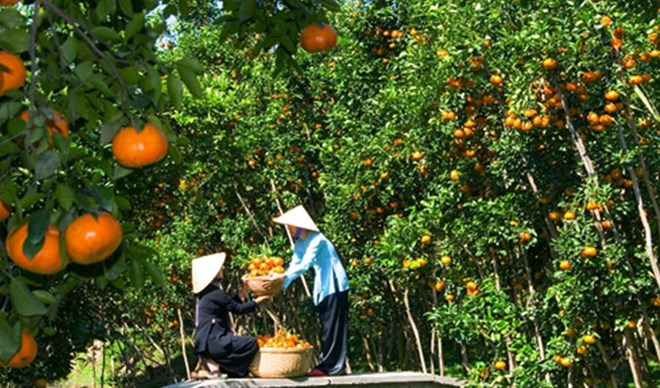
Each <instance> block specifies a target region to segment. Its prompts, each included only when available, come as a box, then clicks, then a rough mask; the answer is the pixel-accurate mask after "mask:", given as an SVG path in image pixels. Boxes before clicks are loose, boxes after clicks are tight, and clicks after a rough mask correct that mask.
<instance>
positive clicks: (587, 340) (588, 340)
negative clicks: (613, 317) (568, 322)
mask: <svg viewBox="0 0 660 388" xmlns="http://www.w3.org/2000/svg"><path fill="white" fill-rule="evenodd" d="M582 342H584V343H585V344H588V345H593V344H595V343H596V337H594V336H593V335H591V334H585V335H583V336H582Z"/></svg>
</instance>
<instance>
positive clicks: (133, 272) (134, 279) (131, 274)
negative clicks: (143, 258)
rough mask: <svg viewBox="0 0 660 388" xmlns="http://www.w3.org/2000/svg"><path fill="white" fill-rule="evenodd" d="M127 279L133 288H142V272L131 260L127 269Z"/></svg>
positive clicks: (134, 261) (139, 266)
mask: <svg viewBox="0 0 660 388" xmlns="http://www.w3.org/2000/svg"><path fill="white" fill-rule="evenodd" d="M128 278H129V280H130V281H131V284H132V285H133V287H135V288H142V287H144V271H143V269H142V266H141V265H140V263H139V262H138V261H137V260H131V263H130V264H129V267H128Z"/></svg>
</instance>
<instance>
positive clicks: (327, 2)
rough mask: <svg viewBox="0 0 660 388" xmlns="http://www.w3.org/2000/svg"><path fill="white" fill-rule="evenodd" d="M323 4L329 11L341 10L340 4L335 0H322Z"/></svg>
mask: <svg viewBox="0 0 660 388" xmlns="http://www.w3.org/2000/svg"><path fill="white" fill-rule="evenodd" d="M320 2H321V5H323V6H324V7H325V8H326V9H327V10H328V11H332V12H339V11H341V7H340V6H339V3H337V2H336V1H335V0H320Z"/></svg>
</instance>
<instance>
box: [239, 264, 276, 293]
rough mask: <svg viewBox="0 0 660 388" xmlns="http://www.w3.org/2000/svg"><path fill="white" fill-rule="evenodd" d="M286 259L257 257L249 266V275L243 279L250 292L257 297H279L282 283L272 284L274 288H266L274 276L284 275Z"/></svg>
mask: <svg viewBox="0 0 660 388" xmlns="http://www.w3.org/2000/svg"><path fill="white" fill-rule="evenodd" d="M283 265H284V259H282V258H281V257H255V258H254V259H252V260H251V261H250V264H249V265H248V271H249V273H248V274H247V275H245V276H244V277H243V279H244V280H245V283H246V284H247V286H248V288H249V289H250V291H252V292H253V293H254V294H255V295H257V296H261V295H277V294H279V293H280V291H282V284H283V283H282V282H277V283H271V284H272V287H270V288H266V287H265V284H266V281H267V280H270V278H271V275H272V274H281V273H284V267H283Z"/></svg>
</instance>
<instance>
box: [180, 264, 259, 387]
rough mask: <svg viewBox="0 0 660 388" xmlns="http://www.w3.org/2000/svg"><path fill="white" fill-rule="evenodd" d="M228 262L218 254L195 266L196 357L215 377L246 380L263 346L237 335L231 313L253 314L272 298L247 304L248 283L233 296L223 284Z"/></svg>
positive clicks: (193, 269) (253, 339)
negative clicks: (232, 324)
mask: <svg viewBox="0 0 660 388" xmlns="http://www.w3.org/2000/svg"><path fill="white" fill-rule="evenodd" d="M224 261H225V254H224V253H218V254H214V255H210V256H204V257H200V258H198V259H195V260H193V262H192V283H193V293H195V294H197V306H196V308H195V326H196V332H195V354H197V355H198V356H201V357H203V358H204V360H203V362H204V363H205V365H203V366H204V367H205V368H206V370H207V371H208V372H210V373H211V374H213V375H217V374H218V373H219V372H222V373H226V374H227V375H228V376H229V377H245V376H247V374H248V368H249V365H250V363H251V362H252V360H253V359H254V356H255V355H256V354H257V352H258V351H259V345H258V344H257V339H256V338H255V337H252V336H237V335H234V331H233V330H232V327H231V321H230V320H229V313H230V312H231V313H234V314H246V313H250V312H252V311H254V310H255V309H256V307H257V305H258V304H260V303H262V302H264V301H265V300H267V299H270V297H267V296H260V297H257V298H256V299H254V300H250V301H247V302H244V300H245V296H246V294H247V288H246V285H245V283H243V285H242V287H241V290H240V291H239V293H238V294H237V295H235V296H230V295H229V294H228V293H227V292H225V291H224V290H223V289H222V285H221V284H220V280H221V279H222V265H223V264H224ZM209 377H214V376H209Z"/></svg>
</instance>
